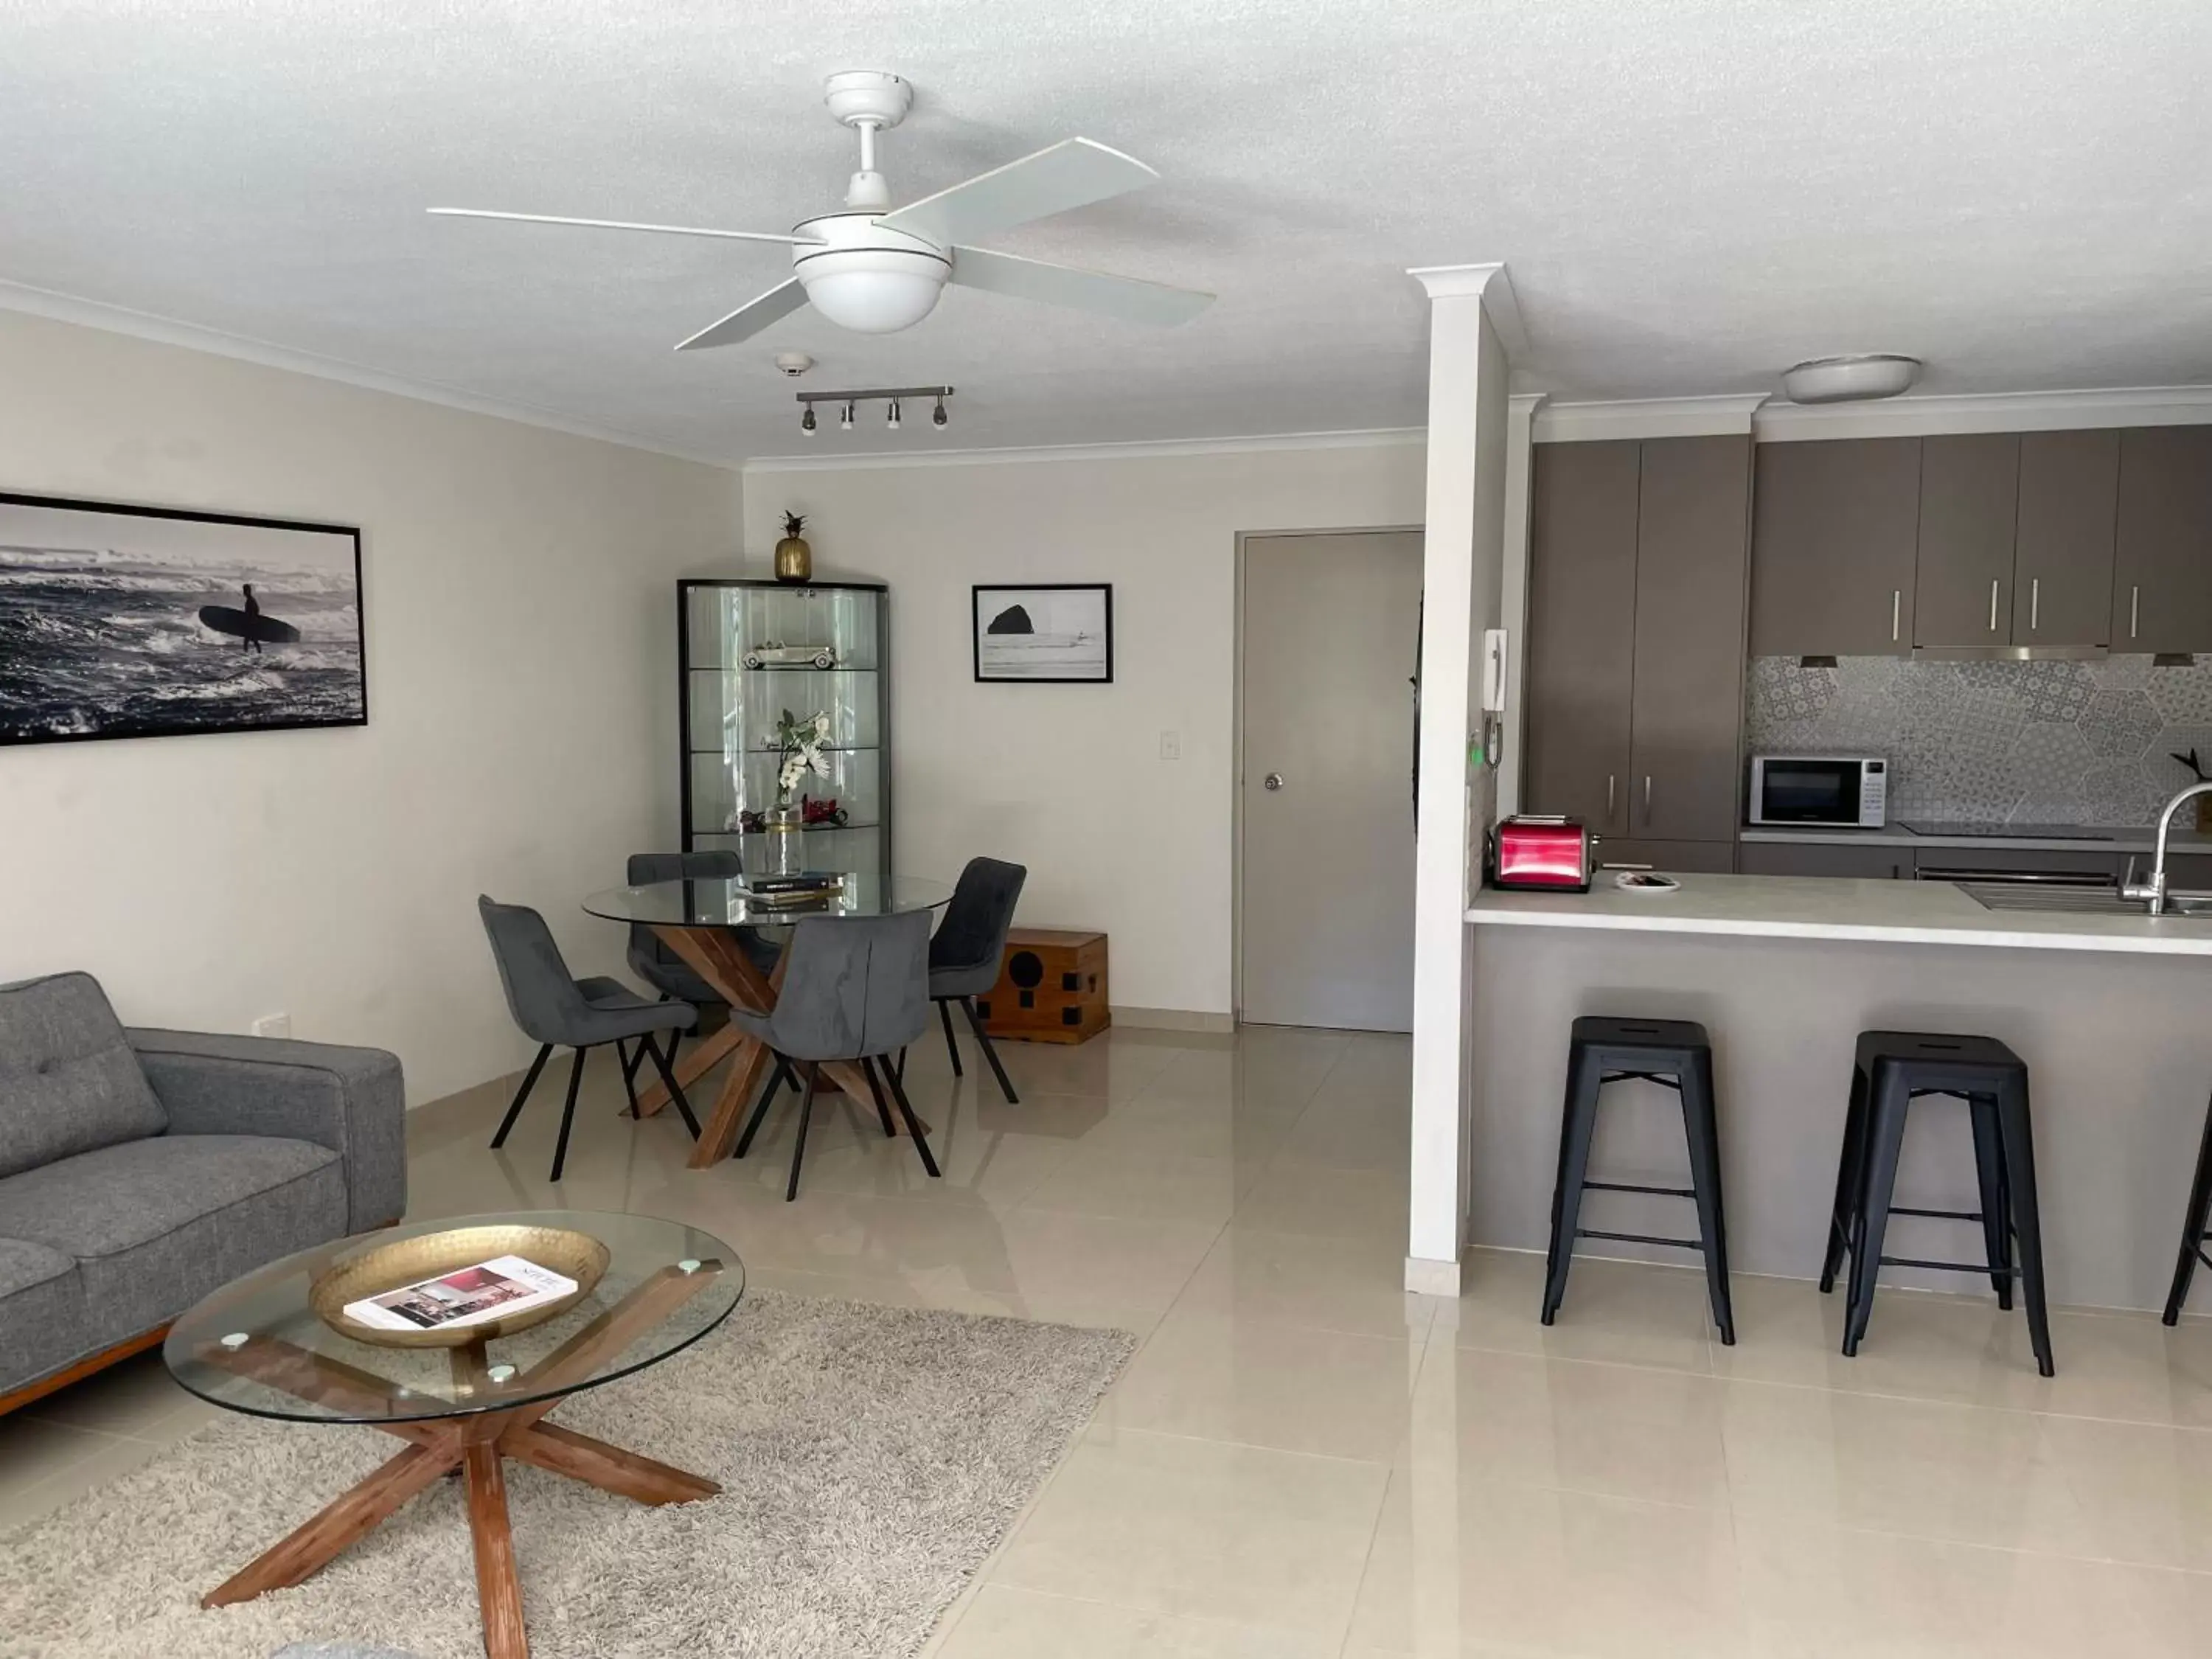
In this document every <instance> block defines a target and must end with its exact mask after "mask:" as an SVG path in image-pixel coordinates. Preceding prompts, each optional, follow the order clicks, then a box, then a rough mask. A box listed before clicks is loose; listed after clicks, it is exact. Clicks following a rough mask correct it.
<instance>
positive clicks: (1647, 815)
mask: <svg viewBox="0 0 2212 1659" xmlns="http://www.w3.org/2000/svg"><path fill="white" fill-rule="evenodd" d="M1650 827H1651V775H1650V773H1649V772H1646V773H1645V774H1644V828H1645V829H1650Z"/></svg>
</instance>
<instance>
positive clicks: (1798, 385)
mask: <svg viewBox="0 0 2212 1659" xmlns="http://www.w3.org/2000/svg"><path fill="white" fill-rule="evenodd" d="M1920 369H1921V362H1920V359H1919V358H1917V357H1906V356H1900V355H1899V354H1898V353H1896V352H1889V351H1876V352H1869V353H1867V354H1865V355H1863V356H1855V357H1815V358H1813V359H1812V360H1811V361H1810V362H1802V363H1796V364H1794V365H1792V366H1791V367H1790V368H1785V369H1784V370H1783V371H1782V392H1783V395H1784V397H1786V398H1789V399H1790V402H1791V403H1793V404H1848V403H1860V402H1863V401H1865V400H1867V399H1869V398H1894V397H1895V396H1897V394H1898V393H1899V392H1903V391H1905V389H1906V388H1907V387H1908V386H1911V384H1912V383H1913V382H1914V381H1915V380H1918V379H1919V378H1920Z"/></svg>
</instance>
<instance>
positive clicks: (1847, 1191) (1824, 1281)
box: [1820, 1066, 1868, 1296]
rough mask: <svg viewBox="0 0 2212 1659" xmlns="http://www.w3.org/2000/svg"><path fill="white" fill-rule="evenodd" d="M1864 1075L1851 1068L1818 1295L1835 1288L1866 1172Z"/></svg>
mask: <svg viewBox="0 0 2212 1659" xmlns="http://www.w3.org/2000/svg"><path fill="white" fill-rule="evenodd" d="M1867 1090H1868V1083H1867V1074H1866V1073H1864V1072H1862V1071H1860V1070H1859V1069H1858V1068H1857V1066H1853V1067H1852V1068H1851V1099H1850V1106H1849V1107H1848V1108H1846V1109H1845V1110H1844V1150H1843V1152H1842V1153H1841V1154H1840V1155H1839V1156H1838V1158H1837V1159H1836V1202H1835V1207H1834V1208H1833V1209H1832V1210H1830V1211H1829V1212H1828V1248H1827V1253H1826V1255H1824V1256H1823V1257H1822V1258H1821V1260H1820V1294H1821V1295H1822V1296H1826V1295H1827V1294H1828V1293H1829V1292H1830V1291H1833V1290H1834V1289H1835V1288H1836V1270H1837V1269H1838V1267H1842V1266H1843V1265H1844V1250H1845V1249H1846V1248H1847V1247H1848V1246H1849V1245H1850V1242H1851V1223H1852V1221H1853V1219H1854V1218H1856V1217H1857V1214H1858V1207H1859V1184H1860V1182H1861V1181H1862V1180H1863V1178H1864V1176H1865V1174H1866V1170H1865V1164H1866V1126H1867Z"/></svg>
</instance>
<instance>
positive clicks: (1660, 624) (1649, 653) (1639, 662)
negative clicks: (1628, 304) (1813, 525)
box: [1628, 436, 1751, 842]
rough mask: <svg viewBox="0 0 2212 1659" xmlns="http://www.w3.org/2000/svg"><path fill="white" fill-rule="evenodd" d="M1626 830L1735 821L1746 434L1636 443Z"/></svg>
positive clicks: (1746, 559)
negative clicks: (1640, 446)
mask: <svg viewBox="0 0 2212 1659" xmlns="http://www.w3.org/2000/svg"><path fill="white" fill-rule="evenodd" d="M1750 492H1751V440H1750V438H1749V437H1748V436H1742V437H1706V438H1654V439H1648V440H1646V441H1644V455H1643V475H1642V477H1641V480H1640V483H1639V487H1638V497H1637V499H1638V514H1637V532H1636V673H1635V685H1634V689H1633V691H1632V696H1631V707H1630V719H1629V794H1628V827H1629V829H1632V831H1633V832H1634V833H1635V834H1636V835H1638V836H1644V837H1647V838H1651V839H1656V840H1659V841H1674V842H1685V841H1710V842H1728V841H1731V840H1733V839H1734V838H1735V829H1736V825H1737V823H1739V822H1741V817H1740V814H1739V812H1738V810H1737V793H1738V789H1739V786H1740V783H1741V778H1742V775H1743V752H1742V744H1741V732H1742V716H1743V696H1744V655H1743V653H1744V643H1743V642H1744V606H1745V603H1746V599H1745V589H1746V586H1747V582H1748V580H1749V575H1750V556H1751V549H1750V545H1749V539H1748V538H1749V534H1750Z"/></svg>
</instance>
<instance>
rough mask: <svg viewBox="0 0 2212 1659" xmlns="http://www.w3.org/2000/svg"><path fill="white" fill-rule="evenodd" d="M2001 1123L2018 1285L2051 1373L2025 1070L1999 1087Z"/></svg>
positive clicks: (2042, 1363) (2042, 1361) (2039, 1360)
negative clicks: (2016, 1247)
mask: <svg viewBox="0 0 2212 1659" xmlns="http://www.w3.org/2000/svg"><path fill="white" fill-rule="evenodd" d="M1997 1124H1998V1127H1999V1131H2000V1133H2002V1136H2003V1138H2004V1160H2005V1181H2006V1184H2007V1185H2008V1187H2009V1188H2011V1191H2012V1210H2013V1231H2015V1233H2017V1234H2018V1235H2019V1236H2020V1288H2021V1300H2022V1301H2023V1302H2024V1303H2025V1304H2027V1340H2028V1341H2029V1343H2030V1344H2031V1345H2033V1347H2034V1349H2035V1369H2036V1370H2039V1371H2040V1372H2041V1373H2042V1374H2043V1375H2044V1376H2053V1375H2055V1374H2056V1372H2057V1367H2056V1366H2055V1365H2053V1364H2052V1363H2051V1311H2050V1309H2049V1308H2048V1307H2047V1306H2046V1305H2045V1302H2044V1297H2043V1218H2042V1216H2041V1215H2040V1213H2039V1212H2038V1210H2037V1206H2036V1201H2035V1137H2034V1134H2033V1130H2032V1127H2031V1125H2030V1121H2029V1118H2028V1114H2027V1076H2026V1075H2025V1073H2022V1074H2021V1075H2019V1076H2018V1077H2016V1078H2015V1079H2013V1080H2012V1081H2011V1082H2010V1083H2008V1085H2006V1086H2005V1087H2004V1088H2003V1089H2002V1090H2001V1091H1999V1093H1998V1095H1997Z"/></svg>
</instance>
